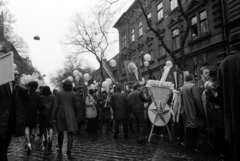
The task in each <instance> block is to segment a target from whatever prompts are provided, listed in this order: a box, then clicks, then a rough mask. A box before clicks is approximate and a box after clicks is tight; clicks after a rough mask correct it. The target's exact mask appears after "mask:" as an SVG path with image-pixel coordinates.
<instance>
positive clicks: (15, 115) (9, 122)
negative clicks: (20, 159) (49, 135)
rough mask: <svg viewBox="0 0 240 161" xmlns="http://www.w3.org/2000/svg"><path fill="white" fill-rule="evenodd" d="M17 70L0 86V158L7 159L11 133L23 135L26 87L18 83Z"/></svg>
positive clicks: (26, 99)
mask: <svg viewBox="0 0 240 161" xmlns="http://www.w3.org/2000/svg"><path fill="white" fill-rule="evenodd" d="M19 76H20V74H19V72H18V71H14V77H15V80H14V81H12V82H9V83H6V84H3V85H1V86H0V122H1V123H0V158H1V160H2V161H7V160H8V158H7V151H8V146H9V144H10V141H11V137H12V135H15V136H16V137H17V136H23V135H24V128H25V124H24V122H25V117H24V112H25V104H26V102H27V101H28V100H29V95H28V92H27V89H26V88H25V87H24V86H22V85H20V84H19Z"/></svg>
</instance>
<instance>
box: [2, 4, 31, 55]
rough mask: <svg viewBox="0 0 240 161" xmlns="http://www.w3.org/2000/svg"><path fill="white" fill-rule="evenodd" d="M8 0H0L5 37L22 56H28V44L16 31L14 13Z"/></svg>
mask: <svg viewBox="0 0 240 161" xmlns="http://www.w3.org/2000/svg"><path fill="white" fill-rule="evenodd" d="M7 5H8V3H7V1H4V0H1V1H0V9H1V10H2V14H3V15H2V16H3V24H4V37H5V39H6V40H7V41H9V42H10V43H11V44H12V45H13V46H14V47H15V48H16V50H17V51H18V53H19V55H21V56H22V57H28V56H29V55H28V52H29V49H28V44H27V43H26V41H24V39H23V38H22V37H20V36H19V35H17V34H16V33H15V32H14V29H13V24H14V23H15V22H16V20H15V18H14V16H13V14H12V13H11V12H10V11H9V10H8V8H7Z"/></svg>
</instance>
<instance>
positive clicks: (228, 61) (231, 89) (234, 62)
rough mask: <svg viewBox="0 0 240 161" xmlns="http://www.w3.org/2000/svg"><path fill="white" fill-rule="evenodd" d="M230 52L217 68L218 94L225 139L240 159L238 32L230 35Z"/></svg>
mask: <svg viewBox="0 0 240 161" xmlns="http://www.w3.org/2000/svg"><path fill="white" fill-rule="evenodd" d="M230 48H231V52H230V54H229V55H228V56H227V57H226V58H225V59H224V60H223V61H222V63H221V65H220V67H219V69H218V81H219V90H220V94H221V95H220V96H221V97H222V100H223V109H224V121H225V139H226V140H227V141H229V142H230V143H231V144H232V145H233V146H232V148H233V149H231V150H230V151H233V156H234V160H240V155H239V153H240V117H239V116H240V33H236V34H234V35H232V37H231V41H230Z"/></svg>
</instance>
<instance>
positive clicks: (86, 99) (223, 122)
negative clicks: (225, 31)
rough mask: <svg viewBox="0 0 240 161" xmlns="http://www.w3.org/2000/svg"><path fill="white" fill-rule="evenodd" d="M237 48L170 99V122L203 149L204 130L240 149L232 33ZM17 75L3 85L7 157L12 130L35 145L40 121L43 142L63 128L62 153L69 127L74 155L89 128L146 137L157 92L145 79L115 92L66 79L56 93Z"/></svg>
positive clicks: (214, 140) (220, 145)
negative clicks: (24, 82)
mask: <svg viewBox="0 0 240 161" xmlns="http://www.w3.org/2000/svg"><path fill="white" fill-rule="evenodd" d="M231 48H232V52H231V53H230V55H229V56H228V57H227V58H226V59H225V60H224V61H223V62H222V64H221V65H220V67H219V68H218V69H217V68H215V67H213V68H211V69H210V70H206V69H207V68H206V67H203V68H201V73H202V75H203V76H204V79H203V82H202V84H203V86H199V84H198V83H197V82H196V79H195V77H194V76H193V75H191V74H189V75H187V76H186V77H185V81H186V82H185V83H184V85H183V86H181V87H180V88H179V90H174V89H171V96H170V97H169V98H168V100H167V102H166V103H168V104H169V106H170V107H171V108H172V110H173V113H174V115H173V116H172V119H171V120H170V121H169V123H168V124H172V125H173V124H174V133H175V135H176V138H178V139H179V143H180V145H181V146H187V147H188V148H189V149H191V150H192V151H193V152H197V153H200V152H201V150H199V148H198V138H199V135H200V133H201V134H206V135H207V136H208V137H207V138H208V141H209V145H210V146H212V147H213V148H214V149H215V150H216V152H217V153H218V154H219V155H221V156H222V157H224V156H226V155H228V153H229V151H228V150H227V147H228V146H227V145H228V143H230V144H231V145H233V147H234V148H233V153H234V154H235V153H237V152H239V137H237V136H239V135H238V134H239V129H238V127H239V124H238V123H239V117H238V114H239V101H238V99H239V98H240V97H239V90H240V83H239V82H240V66H239V65H240V35H237V36H235V37H234V36H233V37H232V41H231ZM14 76H15V80H14V81H12V82H10V83H6V84H4V85H1V86H0V122H1V123H0V158H1V159H2V160H8V159H7V151H8V146H9V144H10V141H11V137H12V135H14V136H16V137H17V136H23V135H25V138H26V149H27V152H28V153H30V152H31V151H32V150H33V149H32V145H31V144H32V140H33V139H34V137H35V136H34V132H33V131H34V130H35V128H36V125H37V124H39V132H40V133H39V136H40V137H43V138H44V139H43V146H45V147H47V148H49V149H51V147H52V145H53V143H52V136H53V132H54V130H55V131H57V143H56V144H57V147H58V151H59V153H62V146H63V139H64V132H67V139H68V142H67V151H66V154H67V155H71V150H72V147H73V142H74V135H82V134H83V130H86V132H87V133H88V134H89V135H95V134H99V135H100V134H103V133H105V134H106V135H108V136H110V137H111V135H110V134H111V133H113V138H114V139H118V137H119V127H120V125H122V127H123V137H124V139H128V137H129V132H131V133H134V134H135V135H136V141H137V142H138V143H140V144H142V143H145V142H146V136H147V135H149V132H150V127H151V122H150V121H149V118H148V115H147V110H148V107H149V105H150V104H151V102H152V97H153V96H152V94H151V92H148V89H147V88H145V87H144V86H143V85H142V84H140V83H139V82H136V83H134V84H133V85H132V88H131V90H129V91H123V90H122V89H123V88H122V87H121V85H120V84H118V85H116V86H115V87H114V90H113V92H107V91H106V90H100V89H101V88H99V89H87V88H86V86H84V85H81V84H80V85H79V86H78V87H77V88H74V87H73V85H72V82H71V81H70V80H68V79H66V80H65V81H64V82H63V84H62V89H61V90H60V91H56V90H54V92H53V93H52V92H51V90H50V88H49V86H42V87H40V88H38V83H37V82H36V81H30V82H29V83H28V84H27V85H25V86H24V85H22V84H20V83H19V78H20V74H19V72H18V71H14ZM38 89H39V90H38ZM177 96H178V97H177ZM165 128H166V127H165V126H164V127H156V128H155V130H154V132H153V133H154V134H155V135H159V136H161V137H164V134H165ZM233 129H234V130H233ZM104 130H105V132H104ZM230 151H231V150H230ZM236 157H237V156H234V158H236Z"/></svg>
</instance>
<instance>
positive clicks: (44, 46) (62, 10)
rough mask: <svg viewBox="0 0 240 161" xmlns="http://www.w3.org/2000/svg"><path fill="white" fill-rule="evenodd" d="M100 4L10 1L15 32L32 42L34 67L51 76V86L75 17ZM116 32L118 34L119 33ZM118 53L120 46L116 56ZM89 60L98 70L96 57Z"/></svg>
mask: <svg viewBox="0 0 240 161" xmlns="http://www.w3.org/2000/svg"><path fill="white" fill-rule="evenodd" d="M99 1H100V0H87V1H85V0H9V5H8V8H9V10H10V11H11V13H13V14H14V16H15V19H16V20H17V21H16V23H15V24H14V25H13V27H14V29H15V32H16V33H17V34H18V35H20V36H21V37H23V38H24V40H25V41H26V42H27V43H28V46H29V54H30V58H31V60H32V63H33V66H35V67H37V69H38V70H40V71H41V73H42V74H46V75H47V76H46V78H45V81H46V82H47V83H48V82H49V74H50V73H54V71H56V70H57V69H59V68H61V67H62V64H63V61H64V58H65V56H66V51H64V49H63V47H62V46H61V44H60V43H59V42H60V40H62V39H63V38H64V34H65V33H67V28H68V27H69V25H70V23H71V19H72V18H73V16H74V14H75V13H76V12H88V11H89V10H90V9H91V7H93V6H94V5H95V4H96V3H97V2H99ZM116 20H117V19H116ZM115 32H116V33H117V31H116V30H115ZM35 35H38V36H40V38H41V40H40V41H36V40H33V37H34V36H35ZM117 38H118V36H117V37H116V39H117ZM117 43H118V42H117ZM117 53H118V46H117V47H116V51H115V52H114V53H113V55H116V54H117ZM89 61H91V62H90V63H91V64H95V67H98V63H97V61H96V60H95V58H94V57H93V56H92V59H89Z"/></svg>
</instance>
